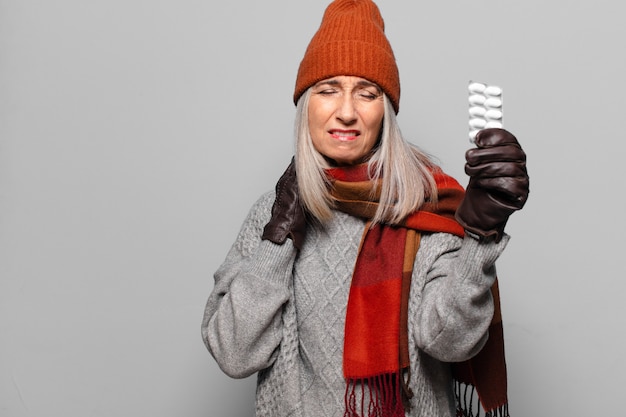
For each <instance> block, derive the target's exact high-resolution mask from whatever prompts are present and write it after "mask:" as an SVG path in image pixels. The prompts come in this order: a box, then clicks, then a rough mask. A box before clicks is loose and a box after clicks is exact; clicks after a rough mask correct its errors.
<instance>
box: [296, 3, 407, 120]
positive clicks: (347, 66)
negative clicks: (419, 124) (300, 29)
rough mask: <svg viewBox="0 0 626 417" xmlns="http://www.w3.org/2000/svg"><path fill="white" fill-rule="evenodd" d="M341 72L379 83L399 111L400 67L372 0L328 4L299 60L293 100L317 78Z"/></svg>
mask: <svg viewBox="0 0 626 417" xmlns="http://www.w3.org/2000/svg"><path fill="white" fill-rule="evenodd" d="M339 75H350V76H356V77H361V78H365V79H367V80H369V81H371V82H374V83H376V84H378V85H379V86H380V88H382V90H383V91H384V92H385V94H386V95H387V97H389V99H390V100H391V103H392V104H393V107H394V109H395V111H396V113H397V112H398V110H399V107H400V106H399V104H400V77H399V74H398V67H397V65H396V60H395V57H394V54H393V51H392V49H391V45H390V44H389V41H388V40H387V37H386V36H385V33H384V22H383V19H382V17H381V15H380V12H379V10H378V7H377V6H376V5H375V4H374V3H373V2H372V1H371V0H335V1H334V2H333V3H331V4H330V5H329V6H328V8H327V9H326V12H325V13H324V18H323V19H322V23H321V25H320V27H319V29H318V31H317V33H316V34H315V35H314V36H313V39H312V40H311V42H310V43H309V46H308V48H307V50H306V53H305V55H304V58H303V59H302V62H301V63H300V68H299V69H298V76H297V79H296V87H295V91H294V96H293V100H294V103H297V102H298V99H299V98H300V96H302V94H303V93H304V92H305V91H306V90H307V89H308V88H309V87H311V86H313V85H314V84H315V83H317V82H318V81H321V80H324V79H327V78H330V77H334V76H339Z"/></svg>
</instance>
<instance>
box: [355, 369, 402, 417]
mask: <svg viewBox="0 0 626 417" xmlns="http://www.w3.org/2000/svg"><path fill="white" fill-rule="evenodd" d="M402 385H403V382H402V378H401V376H400V374H399V373H392V374H382V375H377V376H373V377H369V378H357V379H348V380H347V383H346V393H345V399H344V401H345V405H346V409H345V412H344V414H343V415H344V417H405V414H404V405H403V401H402ZM358 391H360V393H359V392H358ZM357 394H360V395H357ZM359 397H360V399H359Z"/></svg>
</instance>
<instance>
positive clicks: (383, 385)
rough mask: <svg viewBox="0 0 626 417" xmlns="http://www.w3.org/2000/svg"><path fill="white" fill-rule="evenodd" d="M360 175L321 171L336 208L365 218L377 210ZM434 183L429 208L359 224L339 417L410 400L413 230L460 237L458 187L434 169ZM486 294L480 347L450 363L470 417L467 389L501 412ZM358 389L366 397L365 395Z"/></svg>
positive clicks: (502, 381) (354, 170)
mask: <svg viewBox="0 0 626 417" xmlns="http://www.w3.org/2000/svg"><path fill="white" fill-rule="evenodd" d="M367 170H368V166H367V164H362V165H359V166H356V167H350V168H334V169H330V170H328V171H327V174H328V177H329V179H330V180H331V194H332V195H333V197H334V199H335V202H336V206H337V208H338V209H339V210H341V211H344V212H346V213H349V214H351V215H354V216H357V217H361V218H364V219H371V218H372V216H373V214H374V212H375V211H376V209H377V207H378V198H379V196H380V185H379V184H374V183H373V182H372V181H371V180H369V176H368V172H367ZM434 179H435V182H436V184H437V190H438V202H437V204H432V203H425V204H424V205H423V206H422V207H421V208H420V210H419V211H417V212H415V213H413V214H412V215H410V216H409V217H408V218H407V219H406V220H405V222H404V223H403V224H402V225H400V226H388V225H376V226H374V227H372V228H370V227H366V229H365V232H364V234H363V237H362V240H361V245H360V248H359V254H358V256H357V261H356V264H355V267H354V272H353V276H352V282H351V287H350V294H349V298H348V308H347V313H346V326H345V336H344V337H345V340H344V359H343V362H344V364H343V366H344V376H345V378H346V382H347V387H346V401H345V402H346V411H345V416H346V417H365V416H368V417H404V416H405V408H407V407H408V400H409V399H410V397H411V396H412V393H411V392H410V389H409V388H408V382H407V381H406V380H405V378H406V379H408V378H410V372H409V371H410V364H409V342H408V328H407V322H408V298H409V291H410V285H411V277H412V273H413V263H414V261H415V256H416V254H417V249H418V247H419V242H420V236H421V234H420V233H430V232H446V233H451V234H454V235H457V236H463V235H464V230H463V228H462V227H461V226H460V225H459V224H458V223H457V222H456V220H455V219H454V213H455V211H456V208H457V206H458V204H459V203H460V202H461V200H462V198H463V195H464V191H463V188H462V187H461V186H460V185H459V183H458V182H457V181H456V180H455V179H453V178H452V177H450V176H448V175H446V174H444V173H443V172H441V171H437V172H435V173H434ZM374 185H376V187H375V189H374V190H373V188H374ZM372 191H375V192H374V193H372ZM492 291H493V293H494V300H495V302H496V314H494V320H493V321H492V325H491V327H490V329H489V330H490V337H489V341H488V344H487V346H485V348H483V350H482V351H481V353H480V354H479V355H477V356H476V357H475V358H473V359H472V360H470V361H466V362H463V363H460V364H453V365H452V370H453V375H454V377H455V383H456V385H455V387H456V394H457V395H456V396H457V415H458V416H463V417H465V416H467V417H470V416H473V415H474V411H473V408H474V404H472V402H471V401H470V400H468V398H471V397H472V396H473V394H474V387H475V388H476V389H477V394H478V397H479V399H480V402H481V403H482V405H483V407H484V409H485V410H488V412H491V411H492V410H499V411H500V412H501V415H507V414H508V413H506V408H505V407H506V403H507V399H506V368H505V364H504V348H503V338H502V323H501V317H500V309H499V298H498V293H497V283H496V284H494V288H493V289H492ZM366 386H367V387H368V389H369V396H367V395H366V394H365V392H366V391H365V387H366ZM358 387H361V397H360V398H361V400H360V401H357V395H356V390H357V388H358ZM468 390H469V397H468V395H467V393H468ZM366 397H367V398H368V399H369V401H367V400H366ZM478 410H479V409H478ZM478 413H480V411H478ZM487 415H488V416H489V415H490V414H489V413H488V414H487Z"/></svg>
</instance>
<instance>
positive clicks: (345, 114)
mask: <svg viewBox="0 0 626 417" xmlns="http://www.w3.org/2000/svg"><path fill="white" fill-rule="evenodd" d="M336 116H337V119H338V120H340V121H341V122H342V123H343V124H345V125H350V124H353V123H354V122H355V121H356V118H357V117H356V106H355V102H354V97H353V96H352V94H344V95H343V96H342V97H341V101H340V102H339V106H338V108H337V112H336Z"/></svg>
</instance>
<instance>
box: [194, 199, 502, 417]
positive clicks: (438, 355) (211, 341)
mask: <svg viewBox="0 0 626 417" xmlns="http://www.w3.org/2000/svg"><path fill="white" fill-rule="evenodd" d="M273 201H274V193H273V192H270V193H267V194H265V195H263V196H262V197H261V198H260V199H259V200H258V201H257V202H256V204H255V205H254V206H253V207H252V209H251V210H250V213H249V215H248V217H247V219H246V220H245V222H244V224H243V226H242V228H241V231H240V232H239V235H238V237H237V239H236V241H235V243H234V244H233V246H232V248H231V250H230V252H229V253H228V255H227V257H226V260H225V261H224V263H223V264H222V265H221V267H220V268H219V269H218V271H217V272H216V273H215V286H214V288H213V291H212V293H211V295H210V297H209V300H208V302H207V306H206V310H205V314H204V320H203V322H202V336H203V339H204V342H205V344H206V346H207V348H208V349H209V351H210V352H211V354H212V355H213V357H214V358H215V360H216V361H217V363H218V364H219V366H220V368H221V369H222V370H223V371H224V372H225V373H226V374H227V375H229V376H231V377H234V378H243V377H247V376H249V375H252V374H253V373H255V372H258V383H257V395H256V415H257V417H286V416H302V417H327V416H328V417H342V416H343V412H344V393H345V380H344V378H343V373H342V355H343V331H344V323H345V313H346V306H347V300H348V292H349V288H350V280H351V276H352V270H353V267H354V263H355V259H356V255H357V249H358V245H359V242H360V239H361V236H362V234H363V231H364V222H363V221H362V220H360V219H358V218H355V217H352V216H350V215H347V214H344V213H341V212H336V213H335V214H334V217H333V219H332V221H331V222H330V223H329V224H327V225H325V226H324V227H321V226H309V229H308V230H307V235H306V240H305V242H304V245H303V247H302V249H301V251H299V252H298V251H297V250H296V249H295V248H294V247H293V245H292V243H291V240H288V241H287V242H286V243H285V244H284V245H276V244H274V243H271V242H269V241H265V240H263V241H262V240H261V233H262V231H263V227H264V226H265V224H266V223H267V222H268V221H269V218H270V212H271V207H272V204H273ZM507 241H508V236H505V237H504V239H502V241H500V243H497V244H496V243H480V242H478V241H477V240H475V239H473V238H471V237H466V238H464V239H461V238H458V237H456V236H453V235H450V234H446V233H435V234H427V235H424V236H423V237H422V240H421V244H420V248H419V251H418V253H417V257H416V261H415V268H414V271H413V281H412V284H411V293H410V301H409V341H410V343H409V344H410V346H409V350H410V358H411V371H412V372H411V379H410V386H411V389H412V391H413V393H414V396H413V398H412V400H411V402H412V407H411V409H410V410H409V411H407V413H406V414H407V416H410V417H418V416H419V417H452V416H453V415H454V400H453V393H452V381H451V376H450V369H449V365H448V362H454V361H462V360H465V359H468V358H470V357H471V356H473V355H474V354H476V353H477V352H478V351H479V350H480V348H481V347H482V346H483V344H484V342H485V341H486V339H487V337H488V330H487V329H488V326H489V323H490V321H491V317H492V315H493V300H492V298H491V293H490V287H491V285H492V284H493V282H494V279H495V261H496V259H497V258H498V256H499V255H500V253H501V252H502V250H503V249H504V247H505V246H506V242H507Z"/></svg>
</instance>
